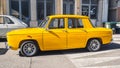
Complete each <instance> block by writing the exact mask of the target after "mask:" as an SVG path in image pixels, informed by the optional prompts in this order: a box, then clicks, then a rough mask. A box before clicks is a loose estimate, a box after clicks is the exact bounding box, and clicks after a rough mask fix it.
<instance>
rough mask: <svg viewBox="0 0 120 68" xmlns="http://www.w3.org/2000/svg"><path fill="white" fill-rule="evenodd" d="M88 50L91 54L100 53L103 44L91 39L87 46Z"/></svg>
mask: <svg viewBox="0 0 120 68" xmlns="http://www.w3.org/2000/svg"><path fill="white" fill-rule="evenodd" d="M86 48H87V50H88V51H90V52H95V51H98V50H100V48H101V42H100V40H98V39H91V40H89V41H88V44H87V47H86Z"/></svg>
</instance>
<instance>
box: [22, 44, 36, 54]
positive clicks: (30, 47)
mask: <svg viewBox="0 0 120 68" xmlns="http://www.w3.org/2000/svg"><path fill="white" fill-rule="evenodd" d="M23 52H24V53H25V54H26V55H28V56H30V55H33V54H34V53H35V52H36V47H35V45H34V44H32V43H26V44H25V45H24V46H23Z"/></svg>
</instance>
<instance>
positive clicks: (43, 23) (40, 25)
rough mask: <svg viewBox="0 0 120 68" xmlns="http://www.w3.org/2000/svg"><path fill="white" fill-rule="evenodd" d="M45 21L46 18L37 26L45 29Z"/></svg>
mask: <svg viewBox="0 0 120 68" xmlns="http://www.w3.org/2000/svg"><path fill="white" fill-rule="evenodd" d="M47 21H48V17H46V18H45V19H44V20H43V21H42V22H41V23H40V24H39V27H45V25H46V23H47Z"/></svg>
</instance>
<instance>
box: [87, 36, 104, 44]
mask: <svg viewBox="0 0 120 68" xmlns="http://www.w3.org/2000/svg"><path fill="white" fill-rule="evenodd" d="M92 39H97V40H99V41H100V43H101V44H103V42H102V39H101V38H99V37H94V38H89V39H88V41H87V44H88V42H89V41H90V40H92Z"/></svg>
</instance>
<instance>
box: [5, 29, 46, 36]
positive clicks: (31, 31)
mask: <svg viewBox="0 0 120 68" xmlns="http://www.w3.org/2000/svg"><path fill="white" fill-rule="evenodd" d="M43 30H44V29H43V28H23V29H17V30H12V31H10V32H8V33H7V36H8V35H19V34H23V35H25V34H38V33H42V31H43Z"/></svg>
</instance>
